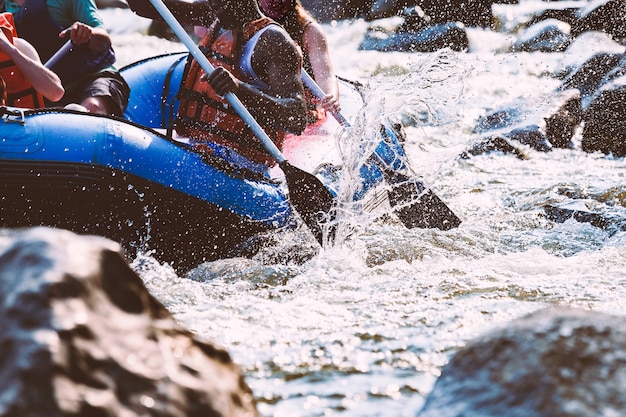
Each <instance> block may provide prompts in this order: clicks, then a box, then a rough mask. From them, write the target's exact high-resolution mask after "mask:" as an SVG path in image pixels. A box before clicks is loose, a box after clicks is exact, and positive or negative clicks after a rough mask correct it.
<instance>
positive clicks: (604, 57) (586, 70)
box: [559, 52, 624, 98]
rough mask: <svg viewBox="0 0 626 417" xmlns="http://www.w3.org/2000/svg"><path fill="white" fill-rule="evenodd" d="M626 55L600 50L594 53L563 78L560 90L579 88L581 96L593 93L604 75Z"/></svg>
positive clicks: (584, 96)
mask: <svg viewBox="0 0 626 417" xmlns="http://www.w3.org/2000/svg"><path fill="white" fill-rule="evenodd" d="M623 57H624V54H616V53H606V52H600V53H597V54H595V55H593V56H592V57H591V58H589V59H588V60H587V61H585V62H584V63H583V64H582V65H580V66H578V67H577V68H572V70H571V72H570V73H569V74H568V75H567V76H565V77H564V78H563V81H562V82H561V85H560V86H559V90H567V89H577V90H578V91H580V94H581V97H583V98H586V97H589V96H591V95H593V94H594V93H595V92H596V91H597V90H598V88H599V87H600V84H601V83H602V82H603V80H604V77H605V76H606V75H607V74H608V73H609V72H610V71H611V70H613V69H614V68H615V67H616V66H617V65H619V63H620V61H621V60H622V58H623Z"/></svg>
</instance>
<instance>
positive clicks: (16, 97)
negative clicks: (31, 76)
mask: <svg viewBox="0 0 626 417" xmlns="http://www.w3.org/2000/svg"><path fill="white" fill-rule="evenodd" d="M0 28H1V29H2V31H3V32H4V34H5V35H6V37H7V38H8V39H9V41H11V43H13V39H14V38H17V31H16V29H15V25H14V24H13V15H12V14H11V13H0ZM0 77H2V79H3V80H4V83H5V85H6V90H5V91H6V95H7V97H6V104H7V105H9V106H14V107H24V108H31V109H32V108H40V107H44V105H45V104H44V98H43V96H42V95H41V94H40V93H38V92H37V90H35V89H34V88H33V85H32V84H31V83H30V81H29V80H28V78H26V77H25V76H24V74H23V73H22V71H21V70H20V69H19V67H18V66H17V65H15V63H14V62H13V61H12V60H11V58H10V57H9V56H8V55H7V54H5V53H4V52H2V51H0Z"/></svg>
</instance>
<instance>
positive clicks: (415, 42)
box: [359, 22, 469, 52]
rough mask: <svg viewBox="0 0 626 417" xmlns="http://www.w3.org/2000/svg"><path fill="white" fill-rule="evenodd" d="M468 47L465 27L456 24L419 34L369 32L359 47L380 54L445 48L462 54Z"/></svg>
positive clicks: (429, 28)
mask: <svg viewBox="0 0 626 417" xmlns="http://www.w3.org/2000/svg"><path fill="white" fill-rule="evenodd" d="M468 47H469V38H468V36H467V32H466V30H465V27H464V26H463V25H462V24H459V23H456V22H450V23H446V24H441V25H433V26H429V27H426V28H425V29H422V30H419V31H417V32H397V33H391V34H387V33H381V32H379V31H368V32H367V33H366V35H365V39H364V40H363V42H361V45H359V49H361V50H375V51H380V52H435V51H438V50H440V49H443V48H450V49H452V50H454V51H458V52H460V51H464V50H467V48H468Z"/></svg>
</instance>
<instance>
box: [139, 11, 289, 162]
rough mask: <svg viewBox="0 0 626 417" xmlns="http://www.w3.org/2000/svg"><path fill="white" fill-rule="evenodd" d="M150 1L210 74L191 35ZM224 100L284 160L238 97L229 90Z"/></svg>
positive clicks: (267, 148)
mask: <svg viewBox="0 0 626 417" xmlns="http://www.w3.org/2000/svg"><path fill="white" fill-rule="evenodd" d="M150 3H152V5H153V6H154V8H155V9H156V10H157V12H159V14H160V15H161V17H162V18H163V20H165V22H166V23H167V24H168V25H169V27H170V29H172V31H173V32H174V34H176V36H177V37H178V39H180V41H181V42H182V43H183V44H184V45H185V46H186V47H187V49H188V50H189V53H191V55H192V56H193V57H194V58H195V59H196V61H198V64H200V66H201V67H202V69H203V70H204V71H205V72H206V73H207V75H209V74H211V73H212V72H213V70H214V68H213V65H211V63H210V62H209V60H208V59H207V57H206V56H204V54H203V53H202V51H200V48H198V46H197V45H196V44H195V42H194V41H193V40H192V39H191V37H190V36H189V35H188V34H187V32H186V31H185V29H184V28H183V27H182V25H181V24H180V23H178V20H176V18H175V17H174V15H173V14H172V12H170V10H169V9H168V8H167V7H166V6H165V4H164V3H163V1H162V0H150ZM225 97H226V100H228V102H229V103H230V105H231V106H233V108H234V109H235V111H236V112H237V114H238V115H239V117H241V119H242V120H243V121H244V122H246V124H247V125H248V126H249V127H250V129H251V130H252V132H253V133H254V134H255V135H256V137H257V138H258V139H259V140H260V141H261V143H262V144H263V147H264V148H265V150H267V152H268V153H269V154H270V155H271V156H272V157H273V158H274V159H275V160H276V162H278V163H279V164H281V163H283V162H285V157H284V156H283V154H282V153H281V152H280V150H279V149H278V148H277V147H276V145H275V144H274V142H272V140H271V139H270V137H269V136H267V133H265V131H264V130H263V128H262V127H261V125H259V123H258V122H257V121H256V119H255V118H254V117H252V115H251V114H250V112H249V111H248V109H246V108H245V107H244V105H243V104H242V103H241V101H240V100H239V98H238V97H237V96H236V95H235V94H234V93H232V92H229V93H227V94H226V95H225Z"/></svg>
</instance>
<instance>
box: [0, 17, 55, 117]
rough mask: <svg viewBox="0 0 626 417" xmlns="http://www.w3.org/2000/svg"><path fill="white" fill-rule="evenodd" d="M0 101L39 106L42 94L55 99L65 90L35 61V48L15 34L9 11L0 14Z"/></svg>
mask: <svg viewBox="0 0 626 417" xmlns="http://www.w3.org/2000/svg"><path fill="white" fill-rule="evenodd" d="M0 29H1V30H0V79H1V80H2V83H1V86H2V95H1V96H0V101H1V104H2V105H3V106H4V105H9V106H13V107H24V108H40V107H44V106H45V102H44V97H45V98H47V99H48V100H50V101H52V102H57V101H59V100H60V99H61V98H62V97H63V94H64V92H65V90H64V89H63V86H62V85H61V80H60V79H59V77H58V76H57V75H56V74H55V73H54V72H52V71H50V70H49V69H47V68H46V67H45V66H43V65H42V63H41V61H40V60H39V54H37V51H36V50H35V48H34V47H33V46H32V45H31V44H30V43H28V42H27V41H25V40H24V39H21V38H18V37H17V31H16V30H15V25H14V23H13V15H12V14H11V13H0Z"/></svg>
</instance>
